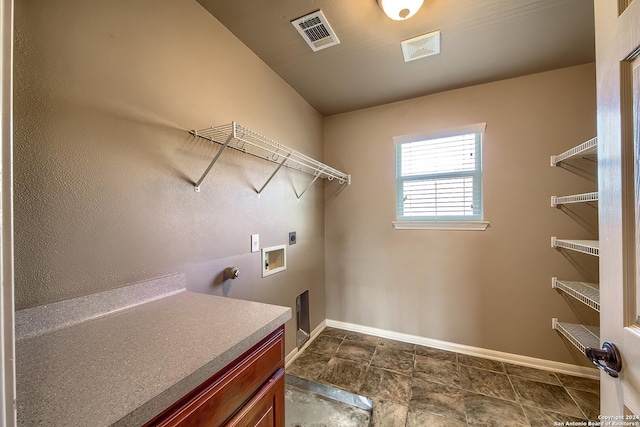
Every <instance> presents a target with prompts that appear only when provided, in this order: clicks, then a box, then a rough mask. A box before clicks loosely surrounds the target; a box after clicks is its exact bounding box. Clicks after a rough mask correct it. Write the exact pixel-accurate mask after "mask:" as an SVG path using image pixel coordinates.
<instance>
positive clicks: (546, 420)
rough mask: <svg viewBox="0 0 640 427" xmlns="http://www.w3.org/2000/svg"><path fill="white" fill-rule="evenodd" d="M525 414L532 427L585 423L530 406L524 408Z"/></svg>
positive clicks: (575, 418)
mask: <svg viewBox="0 0 640 427" xmlns="http://www.w3.org/2000/svg"><path fill="white" fill-rule="evenodd" d="M522 409H524V414H525V415H526V416H527V418H528V419H529V424H530V425H531V427H549V426H554V425H561V423H565V424H566V423H567V422H574V423H577V422H584V419H582V418H577V417H571V416H569V415H565V414H559V413H557V412H551V411H545V410H543V409H539V408H531V407H529V406H523V407H522Z"/></svg>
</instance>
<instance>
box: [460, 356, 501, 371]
mask: <svg viewBox="0 0 640 427" xmlns="http://www.w3.org/2000/svg"><path fill="white" fill-rule="evenodd" d="M458 363H459V364H460V365H465V366H469V367H471V368H478V369H484V370H487V371H494V372H500V373H504V372H505V369H504V365H503V364H502V362H498V361H497V360H491V359H485V358H482V357H476V356H468V355H466V354H458Z"/></svg>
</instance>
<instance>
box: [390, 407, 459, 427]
mask: <svg viewBox="0 0 640 427" xmlns="http://www.w3.org/2000/svg"><path fill="white" fill-rule="evenodd" d="M403 425H404V424H403ZM466 425H467V424H466V423H464V422H462V421H456V420H451V419H449V418H445V417H441V416H439V415H434V414H430V413H428V412H422V411H419V410H417V409H410V410H409V414H408V415H407V424H406V427H426V426H428V427H465V426H466Z"/></svg>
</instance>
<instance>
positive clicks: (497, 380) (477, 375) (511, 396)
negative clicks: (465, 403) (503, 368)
mask: <svg viewBox="0 0 640 427" xmlns="http://www.w3.org/2000/svg"><path fill="white" fill-rule="evenodd" d="M460 381H461V386H462V388H464V389H465V390H468V391H471V392H473V393H478V394H483V395H485V396H490V397H496V398H499V399H505V400H510V401H512V402H515V401H516V392H515V391H514V390H513V386H512V385H511V381H509V377H507V375H506V374H499V373H497V372H491V371H485V370H483V369H474V368H470V367H468V366H462V365H461V366H460Z"/></svg>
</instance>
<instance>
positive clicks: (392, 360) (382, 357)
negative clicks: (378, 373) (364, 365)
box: [371, 345, 413, 375]
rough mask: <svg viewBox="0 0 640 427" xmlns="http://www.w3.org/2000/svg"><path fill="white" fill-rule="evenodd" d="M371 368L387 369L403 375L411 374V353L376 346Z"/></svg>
mask: <svg viewBox="0 0 640 427" xmlns="http://www.w3.org/2000/svg"><path fill="white" fill-rule="evenodd" d="M371 366H375V367H378V368H384V369H388V370H390V371H394V372H398V373H400V374H404V375H411V374H412V373H413V352H411V353H410V352H407V351H402V350H398V349H389V348H383V347H381V346H380V345H378V348H377V349H376V352H375V354H374V355H373V359H371Z"/></svg>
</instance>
